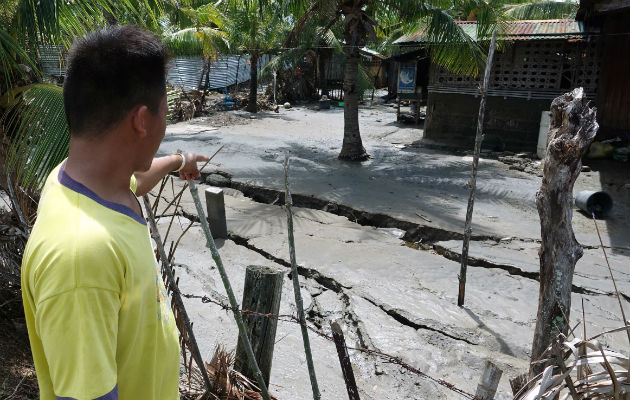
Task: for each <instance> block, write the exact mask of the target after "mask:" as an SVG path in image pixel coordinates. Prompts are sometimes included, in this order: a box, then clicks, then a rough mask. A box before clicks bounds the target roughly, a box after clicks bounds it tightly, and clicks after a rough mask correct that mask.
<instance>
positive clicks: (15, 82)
mask: <svg viewBox="0 0 630 400" xmlns="http://www.w3.org/2000/svg"><path fill="white" fill-rule="evenodd" d="M161 5H162V3H161V2H160V3H158V2H156V1H155V0H118V1H113V0H73V1H66V0H47V1H32V0H0V10H2V11H1V12H0V139H1V143H0V169H1V170H0V172H1V177H0V181H4V180H5V177H6V176H10V177H11V179H12V180H13V184H14V185H15V186H16V189H19V190H16V197H17V198H18V199H22V200H24V202H23V203H22V205H24V204H26V203H28V195H27V193H28V192H29V191H33V190H37V189H38V188H40V187H41V185H42V184H43V182H44V179H45V177H46V176H47V175H48V173H49V171H50V170H52V169H53V168H54V167H55V166H56V165H57V164H58V163H59V162H61V160H62V159H63V158H64V157H65V156H66V155H67V151H68V142H69V131H68V127H67V124H66V122H65V113H64V109H63V95H62V90H61V88H60V87H59V86H56V85H54V84H46V83H44V82H43V80H44V79H45V78H44V77H43V75H42V73H41V72H40V70H39V68H38V63H37V62H36V60H38V59H39V51H40V46H46V45H54V46H59V47H62V48H63V47H65V48H68V47H69V45H70V44H71V42H72V40H73V39H74V38H75V37H77V36H80V35H84V34H86V33H87V32H89V31H90V30H93V29H95V28H97V27H100V26H104V25H106V24H107V23H108V21H109V22H114V23H116V22H120V23H136V24H140V25H143V26H145V27H149V28H152V29H158V28H159V24H158V20H157V18H158V16H159V14H160V13H161V10H162V9H161ZM6 172H8V173H9V174H6ZM4 183H7V182H4Z"/></svg>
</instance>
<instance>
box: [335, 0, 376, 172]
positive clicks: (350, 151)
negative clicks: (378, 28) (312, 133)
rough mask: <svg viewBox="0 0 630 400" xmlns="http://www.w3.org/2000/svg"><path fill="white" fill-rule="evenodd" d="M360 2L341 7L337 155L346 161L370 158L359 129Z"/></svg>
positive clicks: (362, 33) (363, 38)
mask: <svg viewBox="0 0 630 400" xmlns="http://www.w3.org/2000/svg"><path fill="white" fill-rule="evenodd" d="M361 6H362V2H361V1H357V0H347V1H344V2H343V6H342V7H341V10H342V12H343V14H344V20H345V22H344V25H345V26H344V38H345V41H346V47H345V53H346V68H345V69H346V70H345V74H344V79H343V102H344V105H343V145H342V147H341V152H340V153H339V159H340V160H349V161H364V160H367V159H368V158H370V156H369V155H368V154H367V153H366V152H365V148H364V147H363V142H362V141H361V132H360V131H359V82H358V78H359V61H360V58H361V56H360V54H359V48H360V47H363V46H365V43H366V39H367V38H366V36H367V31H366V28H365V25H364V21H363V15H362V14H363V12H362V11H361Z"/></svg>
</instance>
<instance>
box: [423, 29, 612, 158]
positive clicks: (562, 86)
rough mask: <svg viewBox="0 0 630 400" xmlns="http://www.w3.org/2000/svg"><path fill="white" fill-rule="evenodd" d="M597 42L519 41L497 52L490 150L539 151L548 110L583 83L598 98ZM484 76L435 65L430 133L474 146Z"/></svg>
mask: <svg viewBox="0 0 630 400" xmlns="http://www.w3.org/2000/svg"><path fill="white" fill-rule="evenodd" d="M600 67H601V63H600V44H599V42H597V41H567V40H528V41H517V42H515V43H513V44H512V45H511V46H509V47H507V48H506V49H505V50H504V51H502V52H500V53H498V54H497V57H496V59H495V62H494V64H493V68H492V71H491V74H490V85H489V88H488V103H487V108H486V122H485V134H486V137H485V139H484V148H488V149H496V150H509V151H529V152H536V147H537V144H538V131H539V127H540V116H541V113H542V111H548V110H549V108H550V106H551V101H552V100H553V99H554V98H555V97H557V96H560V95H562V94H563V93H566V92H570V91H571V90H572V89H574V88H575V87H583V88H584V90H585V93H586V96H587V97H588V98H590V99H592V100H595V99H596V95H597V92H598V86H599V82H598V76H599V75H600ZM479 84H480V82H479V78H474V77H467V76H462V75H455V74H452V73H449V72H448V71H446V70H444V69H443V68H440V67H437V66H435V65H432V66H431V71H430V79H429V87H428V90H429V96H428V101H427V117H426V121H425V133H424V137H425V138H428V139H432V140H435V141H439V142H445V143H450V144H455V145H461V146H466V147H468V148H472V145H473V144H474V137H475V133H476V126H477V115H478V113H479V100H480V96H479V89H478V87H479Z"/></svg>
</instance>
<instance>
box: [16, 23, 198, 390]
mask: <svg viewBox="0 0 630 400" xmlns="http://www.w3.org/2000/svg"><path fill="white" fill-rule="evenodd" d="M167 61H168V57H167V54H166V50H165V48H164V46H163V44H162V43H161V42H160V40H159V39H158V38H157V37H155V36H154V35H152V34H150V33H148V32H146V31H143V30H141V29H139V28H136V27H133V26H114V27H109V28H105V29H103V30H99V31H95V32H93V33H91V34H89V35H88V36H86V37H85V38H82V39H79V40H78V41H77V42H76V43H75V44H74V45H73V48H72V50H71V51H70V54H69V56H68V67H67V74H66V80H65V83H64V104H65V109H66V116H67V119H68V123H69V125H70V132H71V140H70V151H69V155H68V158H67V159H66V160H65V161H64V162H63V163H62V164H61V165H60V166H58V167H57V168H56V169H55V171H53V172H52V173H51V174H50V176H49V177H48V180H47V182H46V184H45V186H44V189H43V191H42V196H41V199H40V204H39V209H38V217H37V222H36V223H35V226H34V227H33V230H32V233H31V236H30V239H29V241H28V244H27V246H26V250H25V254H24V258H23V262H22V291H23V301H24V311H25V314H26V322H27V326H28V332H29V338H30V342H31V348H32V352H33V359H34V362H35V368H36V371H37V377H38V382H39V388H40V399H42V400H53V399H76V400H92V399H103V400H116V399H121V400H136V399H138V400H140V399H147V400H151V399H165V400H174V399H178V398H179V392H178V380H179V345H178V333H177V328H176V326H175V323H174V320H173V315H172V313H171V310H170V307H169V305H168V304H167V299H166V296H165V290H164V285H163V283H162V281H161V279H160V278H159V275H158V271H157V264H156V262H155V258H154V255H153V249H152V244H151V240H150V236H149V231H148V228H147V225H146V221H145V219H144V217H143V214H142V209H141V207H140V204H139V202H138V200H137V199H136V196H140V195H143V194H145V193H147V192H148V191H149V190H151V188H152V187H153V186H154V185H155V184H156V183H157V182H158V181H159V180H160V179H161V178H162V177H163V176H164V175H165V174H167V173H168V172H169V171H173V170H176V171H179V173H180V177H182V178H184V179H193V178H197V177H198V176H199V171H198V169H197V162H199V161H206V160H207V158H206V157H203V156H197V155H195V154H186V155H181V154H174V155H171V156H167V157H161V158H155V159H154V158H153V157H154V155H155V152H156V151H157V149H158V147H159V145H160V142H161V140H162V138H163V137H164V132H165V128H166V121H165V117H166V111H167V105H166V86H165V77H166V68H167ZM130 189H131V190H130Z"/></svg>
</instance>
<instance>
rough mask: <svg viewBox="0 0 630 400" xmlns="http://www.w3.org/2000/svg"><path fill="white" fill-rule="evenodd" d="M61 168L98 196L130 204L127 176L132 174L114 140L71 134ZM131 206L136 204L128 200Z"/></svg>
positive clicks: (128, 164)
mask: <svg viewBox="0 0 630 400" xmlns="http://www.w3.org/2000/svg"><path fill="white" fill-rule="evenodd" d="M64 170H65V172H66V173H67V174H68V175H69V176H70V177H71V178H72V179H74V180H75V181H77V182H79V183H81V184H83V185H85V186H86V187H88V188H89V189H90V190H92V191H93V192H95V193H96V194H97V195H98V196H100V197H102V198H103V199H105V200H108V201H112V202H115V203H121V204H125V205H130V203H131V201H130V200H131V197H130V196H129V180H130V178H131V175H132V174H133V166H132V165H131V163H130V158H129V157H126V156H125V149H124V147H122V148H121V146H120V145H119V144H118V143H116V141H114V140H106V139H83V138H72V139H71V140H70V151H69V154H68V160H67V161H66V164H65V168H64ZM132 205H133V206H134V208H135V205H136V204H132Z"/></svg>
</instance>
